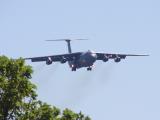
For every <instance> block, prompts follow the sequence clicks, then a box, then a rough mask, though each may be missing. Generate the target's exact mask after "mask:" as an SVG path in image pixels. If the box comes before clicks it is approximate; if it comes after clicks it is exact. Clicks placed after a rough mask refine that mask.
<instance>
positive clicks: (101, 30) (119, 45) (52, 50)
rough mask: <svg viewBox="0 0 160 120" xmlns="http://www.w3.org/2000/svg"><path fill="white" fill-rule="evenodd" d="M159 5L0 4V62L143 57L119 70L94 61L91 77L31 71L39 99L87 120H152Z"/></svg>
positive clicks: (144, 0)
mask: <svg viewBox="0 0 160 120" xmlns="http://www.w3.org/2000/svg"><path fill="white" fill-rule="evenodd" d="M159 5H160V2H159V1H158V0H134V1H133V0H132V1H131V0H130V1H128V0H121V1H119V0H112V1H108V0H94V1H93V0H79V1H78V0H77V1H75V0H67V1H64V0H45V1H43V0H34V1H33V0H27V1H24V0H23V1H22V0H14V1H11V0H10V1H9V0H8V1H7V0H1V1H0V42H1V44H0V54H1V55H6V56H8V57H12V58H18V57H32V56H43V55H52V54H59V53H64V52H65V53H66V52H67V47H66V43H62V42H60V43H47V42H45V41H44V40H46V39H57V38H88V39H89V40H88V41H76V42H72V49H73V51H86V50H88V49H91V50H94V51H97V52H107V53H133V54H150V57H130V58H127V59H126V60H124V61H122V62H121V63H119V64H116V63H114V62H113V61H109V62H108V63H104V64H103V62H102V61H98V62H97V63H96V64H95V69H94V70H93V71H92V72H87V71H86V69H80V70H78V71H77V72H71V71H70V69H69V68H68V65H67V64H65V65H61V64H60V63H54V64H53V65H51V66H46V65H45V63H31V62H27V64H29V65H31V66H33V69H34V74H33V78H32V81H33V82H34V83H35V84H36V85H37V87H38V89H37V92H38V94H39V99H41V100H43V101H44V102H47V103H49V104H51V105H55V106H57V107H59V108H62V109H64V108H66V107H67V108H70V109H72V110H74V111H76V112H79V111H80V110H81V111H82V112H83V113H85V114H87V115H89V116H91V117H92V119H93V120H107V119H108V120H117V119H119V120H128V119H129V120H135V119H136V120H142V119H145V120H151V119H154V120H159V119H160V96H159V91H160V87H159V86H160V77H159V71H160V64H159V61H160V55H159V51H160V47H159V45H160V42H159V39H160V22H159V21H160V14H159V13H160V6H159Z"/></svg>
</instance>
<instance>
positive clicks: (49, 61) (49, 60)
mask: <svg viewBox="0 0 160 120" xmlns="http://www.w3.org/2000/svg"><path fill="white" fill-rule="evenodd" d="M52 62H53V61H52V59H51V58H50V57H48V58H47V60H46V64H47V65H50V64H52Z"/></svg>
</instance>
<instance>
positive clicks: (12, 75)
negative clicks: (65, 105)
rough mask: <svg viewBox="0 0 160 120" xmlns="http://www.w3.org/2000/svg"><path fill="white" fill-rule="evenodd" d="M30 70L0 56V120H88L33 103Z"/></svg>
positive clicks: (71, 112)
mask: <svg viewBox="0 0 160 120" xmlns="http://www.w3.org/2000/svg"><path fill="white" fill-rule="evenodd" d="M32 73H33V70H32V68H31V66H28V65H25V62H24V60H23V59H21V58H20V59H17V60H13V59H9V58H7V57H5V56H0V120H90V118H89V117H88V116H84V115H83V114H82V113H81V112H80V113H75V112H73V111H71V110H69V109H65V110H63V111H62V113H61V111H60V109H58V108H56V107H54V106H50V105H48V104H47V103H43V102H41V101H40V100H37V94H36V86H35V85H34V84H33V83H31V81H30V79H31V75H32Z"/></svg>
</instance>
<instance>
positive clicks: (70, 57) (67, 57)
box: [24, 52, 82, 62]
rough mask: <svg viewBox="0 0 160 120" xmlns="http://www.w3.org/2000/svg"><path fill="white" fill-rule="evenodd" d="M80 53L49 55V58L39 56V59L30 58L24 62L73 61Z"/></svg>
mask: <svg viewBox="0 0 160 120" xmlns="http://www.w3.org/2000/svg"><path fill="white" fill-rule="evenodd" d="M81 54H82V53H81V52H77V53H70V54H60V55H50V56H41V57H30V58H24V60H31V61H32V62H43V61H47V60H51V61H53V62H58V61H61V60H62V59H65V60H66V61H72V60H73V59H76V58H78V57H79V56H80V55H81Z"/></svg>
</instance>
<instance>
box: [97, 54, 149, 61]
mask: <svg viewBox="0 0 160 120" xmlns="http://www.w3.org/2000/svg"><path fill="white" fill-rule="evenodd" d="M96 54H97V60H104V58H107V59H116V58H120V59H125V58H126V57H127V56H149V55H136V54H112V53H96Z"/></svg>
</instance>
